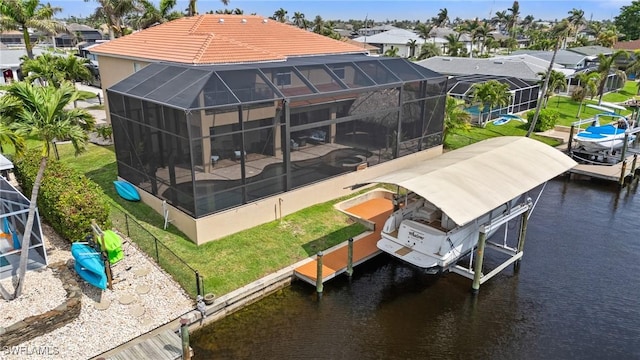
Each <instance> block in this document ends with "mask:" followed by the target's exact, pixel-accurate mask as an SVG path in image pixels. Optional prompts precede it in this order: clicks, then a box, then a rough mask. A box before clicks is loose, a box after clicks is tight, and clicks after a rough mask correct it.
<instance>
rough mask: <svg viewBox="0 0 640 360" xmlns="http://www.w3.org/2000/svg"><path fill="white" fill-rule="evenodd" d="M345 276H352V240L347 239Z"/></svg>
mask: <svg viewBox="0 0 640 360" xmlns="http://www.w3.org/2000/svg"><path fill="white" fill-rule="evenodd" d="M347 246H348V247H347V276H349V277H351V275H353V238H349V244H348V245H347Z"/></svg>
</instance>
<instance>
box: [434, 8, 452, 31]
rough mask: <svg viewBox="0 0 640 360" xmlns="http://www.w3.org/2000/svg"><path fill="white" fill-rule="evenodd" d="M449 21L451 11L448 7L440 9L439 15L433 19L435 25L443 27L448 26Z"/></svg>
mask: <svg viewBox="0 0 640 360" xmlns="http://www.w3.org/2000/svg"><path fill="white" fill-rule="evenodd" d="M448 22H449V12H448V11H447V8H442V9H440V10H439V11H438V15H436V17H435V18H434V19H433V25H434V26H435V27H443V26H446V25H447V23H448Z"/></svg>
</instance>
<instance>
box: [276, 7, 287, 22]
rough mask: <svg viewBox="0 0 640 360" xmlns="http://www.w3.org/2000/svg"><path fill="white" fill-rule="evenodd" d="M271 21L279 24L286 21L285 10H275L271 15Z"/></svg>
mask: <svg viewBox="0 0 640 360" xmlns="http://www.w3.org/2000/svg"><path fill="white" fill-rule="evenodd" d="M273 19H274V20H276V21H278V22H281V23H283V22H285V21H287V10H285V9H283V8H280V9H278V10H276V11H275V12H274V13H273Z"/></svg>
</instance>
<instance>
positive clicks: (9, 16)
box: [0, 0, 70, 59]
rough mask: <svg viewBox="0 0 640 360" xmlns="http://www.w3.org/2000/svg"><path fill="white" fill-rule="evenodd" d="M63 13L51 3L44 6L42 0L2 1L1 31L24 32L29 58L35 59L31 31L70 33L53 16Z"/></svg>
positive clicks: (0, 11) (0, 4)
mask: <svg viewBox="0 0 640 360" xmlns="http://www.w3.org/2000/svg"><path fill="white" fill-rule="evenodd" d="M60 11H62V9H61V8H59V7H52V6H51V5H50V4H49V3H47V4H46V5H43V4H41V3H40V0H2V1H0V29H2V30H3V31H6V30H18V31H22V37H23V39H24V46H25V48H26V50H27V57H28V58H29V59H33V44H32V43H31V37H30V34H29V29H33V30H39V31H42V32H44V33H47V34H56V33H60V32H67V33H70V32H69V30H68V29H67V27H66V26H65V25H64V24H62V23H61V22H59V21H57V20H54V19H53V16H54V15H55V14H57V13H59V12H60Z"/></svg>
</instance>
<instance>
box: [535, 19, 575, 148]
mask: <svg viewBox="0 0 640 360" xmlns="http://www.w3.org/2000/svg"><path fill="white" fill-rule="evenodd" d="M570 31H571V24H570V23H569V20H567V19H563V20H562V21H561V22H559V23H557V24H556V26H555V27H554V28H553V29H552V30H551V35H552V36H553V37H555V39H556V44H555V46H554V48H553V55H551V61H549V68H548V69H547V74H546V76H545V77H544V83H543V84H542V89H541V90H540V93H541V94H543V96H544V94H546V93H547V87H549V80H550V78H551V72H552V71H553V63H554V62H555V60H556V55H557V54H558V49H559V48H560V43H561V42H562V41H564V39H565V38H566V37H567V35H568V34H569V32H570ZM541 106H542V101H541V100H540V99H538V104H537V105H536V111H535V113H534V114H533V120H532V121H531V124H529V130H527V135H526V136H527V137H531V134H532V133H533V129H535V127H536V123H537V122H538V117H539V116H540V108H541Z"/></svg>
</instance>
